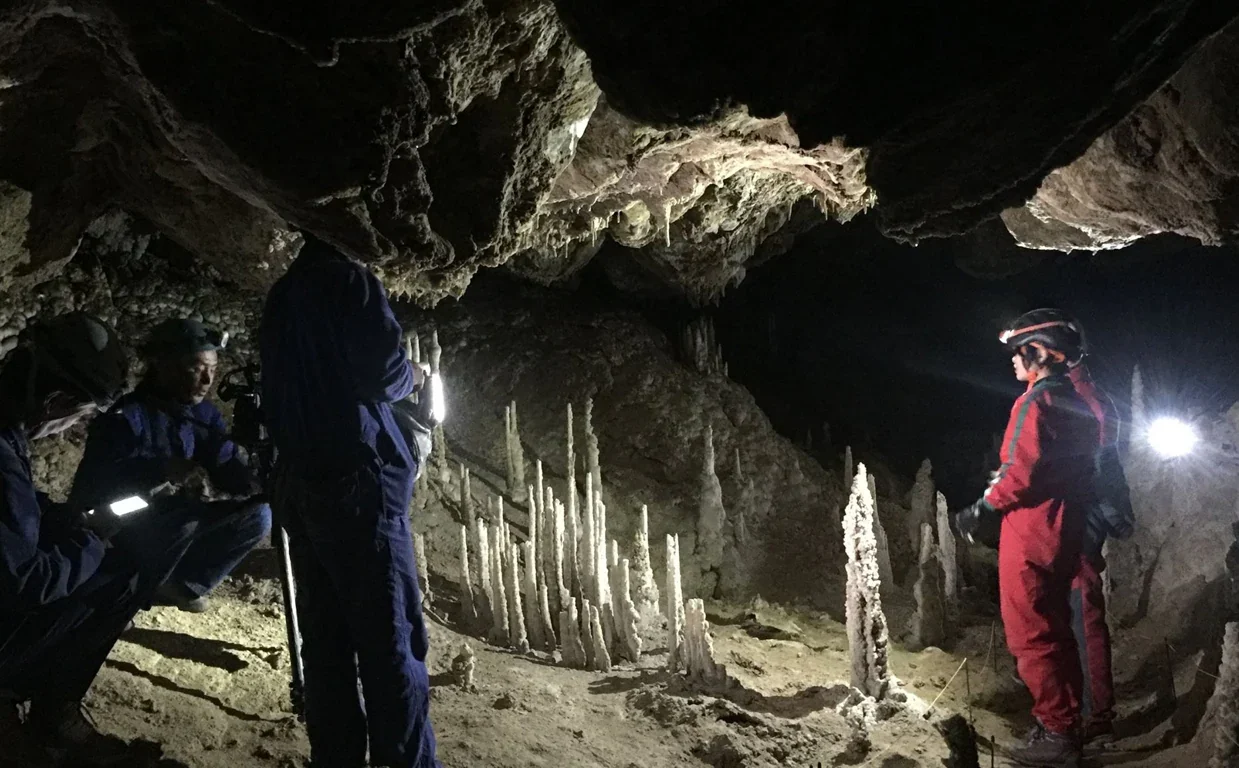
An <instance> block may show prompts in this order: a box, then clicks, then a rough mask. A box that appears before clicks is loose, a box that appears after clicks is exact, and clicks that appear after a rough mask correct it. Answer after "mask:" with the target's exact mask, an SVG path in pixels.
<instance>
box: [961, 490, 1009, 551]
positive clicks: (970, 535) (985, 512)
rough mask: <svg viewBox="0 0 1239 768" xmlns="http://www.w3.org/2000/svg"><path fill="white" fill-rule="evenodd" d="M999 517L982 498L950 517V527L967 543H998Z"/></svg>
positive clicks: (991, 544)
mask: <svg viewBox="0 0 1239 768" xmlns="http://www.w3.org/2000/svg"><path fill="white" fill-rule="evenodd" d="M1001 519H1002V518H1001V517H1000V516H999V515H998V513H997V512H995V511H994V509H993V508H992V507H990V505H988V504H986V503H985V501H984V500H982V501H978V502H977V503H975V504H973V505H971V506H969V507H965V508H964V509H962V510H960V511H959V512H956V513H955V516H954V517H952V518H951V527H952V528H954V529H955V532H956V533H957V534H959V536H960V538H962V539H963V540H964V541H966V542H968V543H969V544H985V545H986V546H992V547H996V546H997V545H998V535H997V534H998V529H999V526H1000V525H1001Z"/></svg>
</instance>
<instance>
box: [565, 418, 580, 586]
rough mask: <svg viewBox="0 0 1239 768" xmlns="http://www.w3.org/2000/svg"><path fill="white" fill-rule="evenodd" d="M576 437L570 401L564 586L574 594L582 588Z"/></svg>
mask: <svg viewBox="0 0 1239 768" xmlns="http://www.w3.org/2000/svg"><path fill="white" fill-rule="evenodd" d="M574 444H575V437H574V435H573V433H572V403H568V456H567V458H568V493H567V494H566V497H565V499H564V501H565V503H566V505H567V507H566V509H565V510H564V514H565V516H566V517H567V523H568V527H567V537H568V539H567V542H566V546H567V549H566V550H565V551H564V582H565V583H564V586H566V587H567V588H568V590H569V591H570V592H573V593H574V594H575V593H576V592H577V591H578V590H579V589H580V587H579V586H578V585H579V584H580V576H579V574H578V573H577V569H578V563H579V560H578V558H577V550H576V548H577V536H578V531H577V528H578V520H579V516H580V510H579V509H578V508H577V496H576V451H575V449H574Z"/></svg>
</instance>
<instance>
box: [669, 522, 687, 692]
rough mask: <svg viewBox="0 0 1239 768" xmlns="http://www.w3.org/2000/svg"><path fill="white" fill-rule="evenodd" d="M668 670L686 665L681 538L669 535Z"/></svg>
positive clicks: (675, 669) (674, 669)
mask: <svg viewBox="0 0 1239 768" xmlns="http://www.w3.org/2000/svg"><path fill="white" fill-rule="evenodd" d="M666 616H667V669H669V670H670V671H672V672H677V671H679V670H680V668H681V667H682V666H683V665H684V658H683V656H684V649H683V646H684V592H683V588H682V587H681V582H680V537H679V536H672V535H671V534H667V609H666Z"/></svg>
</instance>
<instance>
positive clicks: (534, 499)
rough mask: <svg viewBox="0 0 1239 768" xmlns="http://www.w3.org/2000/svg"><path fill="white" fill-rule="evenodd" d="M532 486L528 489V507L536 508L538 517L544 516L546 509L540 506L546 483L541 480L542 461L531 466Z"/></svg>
mask: <svg viewBox="0 0 1239 768" xmlns="http://www.w3.org/2000/svg"><path fill="white" fill-rule="evenodd" d="M533 467H534V469H533V486H532V487H531V488H530V489H529V494H530V495H529V506H530V507H531V508H532V507H533V506H535V505H536V506H537V507H538V517H539V518H541V517H542V515H545V514H546V509H545V508H544V507H543V506H542V489H544V488H546V481H545V480H543V478H542V459H538V460H537V461H535V462H534V465H533Z"/></svg>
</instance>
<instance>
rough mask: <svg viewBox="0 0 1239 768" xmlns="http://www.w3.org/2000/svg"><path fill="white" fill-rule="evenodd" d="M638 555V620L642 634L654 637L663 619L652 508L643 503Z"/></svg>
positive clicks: (635, 573)
mask: <svg viewBox="0 0 1239 768" xmlns="http://www.w3.org/2000/svg"><path fill="white" fill-rule="evenodd" d="M633 551H634V552H635V553H636V556H635V558H634V560H633V566H632V577H633V582H634V583H633V603H634V604H635V605H636V607H637V620H638V622H639V624H640V627H641V633H642V636H643V637H645V638H646V639H653V637H654V635H653V633H654V632H656V631H657V630H659V629H661V625H662V621H661V619H660V616H661V614H660V612H659V608H658V600H659V595H658V584H657V583H655V581H654V567H653V565H652V564H651V562H650V510H649V507H647V506H645V505H644V504H642V505H641V527H640V528H639V529H638V530H637V537H636V541H635V542H633Z"/></svg>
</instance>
